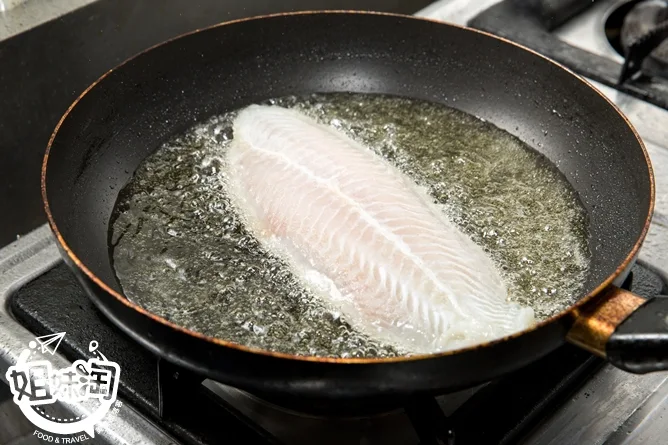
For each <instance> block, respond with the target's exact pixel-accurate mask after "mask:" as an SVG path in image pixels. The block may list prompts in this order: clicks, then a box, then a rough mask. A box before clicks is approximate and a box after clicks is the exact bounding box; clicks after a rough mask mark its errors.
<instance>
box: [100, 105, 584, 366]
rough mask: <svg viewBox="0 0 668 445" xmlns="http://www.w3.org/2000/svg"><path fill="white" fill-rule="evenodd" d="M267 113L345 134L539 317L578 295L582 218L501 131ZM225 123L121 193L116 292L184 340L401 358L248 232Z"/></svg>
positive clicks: (188, 140)
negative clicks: (192, 335) (438, 214)
mask: <svg viewBox="0 0 668 445" xmlns="http://www.w3.org/2000/svg"><path fill="white" fill-rule="evenodd" d="M266 103H271V104H275V105H279V106H283V107H288V108H296V109H299V110H301V111H302V112H304V113H306V114H308V115H310V116H312V117H314V118H316V119H317V120H319V121H320V122H322V123H324V124H327V125H330V126H331V127H333V128H335V129H336V130H337V131H341V132H343V133H345V134H347V135H349V136H351V137H352V138H354V139H356V140H358V141H360V142H362V143H363V144H364V145H366V146H368V147H370V148H371V149H373V150H374V151H376V153H378V154H379V155H381V156H383V157H384V158H386V159H388V160H390V161H391V162H392V163H393V164H394V165H396V166H397V167H399V169H400V170H401V171H403V172H404V173H405V174H407V175H408V176H410V177H412V178H413V179H414V180H415V181H416V182H417V183H418V184H420V185H422V186H424V188H425V189H426V190H427V191H428V193H429V194H430V195H431V197H432V198H433V200H434V202H436V203H438V204H439V206H440V207H441V208H442V210H443V211H444V212H445V213H446V214H447V215H448V216H449V217H450V218H451V219H452V220H453V221H454V222H455V223H456V224H457V225H458V226H459V227H460V228H461V229H462V230H463V231H464V232H465V233H466V234H468V235H469V236H470V237H471V238H472V239H473V240H474V241H475V242H476V243H478V244H479V245H481V246H483V248H484V249H485V250H486V251H487V252H488V254H489V255H491V257H492V258H493V259H494V261H495V263H496V264H497V267H498V268H499V270H500V271H501V272H502V275H503V276H504V278H505V279H506V282H507V285H508V286H509V293H510V295H511V297H510V298H511V299H512V300H514V301H518V302H520V303H521V304H523V305H527V306H531V307H532V308H533V309H534V310H535V312H536V315H537V318H538V319H539V320H541V319H545V318H547V317H549V316H551V315H554V314H555V313H557V312H559V311H561V310H564V309H565V308H567V307H568V306H570V305H571V304H573V303H574V302H575V301H577V299H578V298H580V296H581V295H582V293H583V292H584V286H585V283H586V279H587V276H588V266H589V259H590V254H589V250H588V246H587V218H586V211H585V210H584V208H583V206H582V204H581V202H580V201H579V199H578V196H577V193H576V192H575V190H574V189H573V188H572V187H571V186H570V184H569V183H568V181H567V180H566V178H565V177H564V176H563V175H562V174H561V173H560V172H559V170H558V169H557V168H556V167H554V165H552V164H551V163H550V162H549V161H548V160H547V159H546V158H545V157H544V156H542V155H540V154H539V153H538V152H536V151H534V150H532V149H530V148H529V147H528V146H527V145H526V144H524V143H522V142H521V141H520V140H519V139H517V138H515V137H513V136H511V135H510V134H509V133H507V132H505V131H503V130H501V129H499V128H497V127H495V126H494V125H492V124H490V123H487V122H486V121H485V120H484V119H479V118H476V117H474V116H472V115H469V114H466V113H463V112H461V111H457V110H455V109H453V108H450V107H446V106H444V105H440V104H435V103H429V102H426V101H421V100H414V99H407V98H400V97H393V96H387V95H368V94H346V93H338V94H313V95H307V96H301V97H295V96H290V97H284V98H279V99H272V100H269V101H268V102H266ZM235 114H236V112H230V113H226V114H224V115H222V116H217V117H214V118H212V119H210V120H209V121H208V122H205V123H202V124H199V125H197V126H195V127H194V128H192V129H190V130H188V131H187V132H186V133H185V134H182V135H180V136H178V137H176V138H174V139H172V140H170V141H169V142H167V143H166V144H164V145H163V146H162V147H161V148H160V149H159V150H157V151H156V152H155V153H153V154H152V155H151V156H149V157H148V158H147V159H146V160H145V161H144V162H143V163H142V164H141V166H140V168H139V169H138V170H137V171H136V172H135V175H134V178H133V179H132V180H131V181H130V182H129V183H128V185H127V186H126V187H125V188H124V189H123V190H122V192H121V193H120V196H119V200H118V202H117V205H116V209H115V214H114V217H113V218H112V224H111V230H112V233H111V237H110V238H111V244H112V246H113V247H112V255H113V260H114V267H115V270H116V274H117V276H118V279H119V282H120V284H121V286H122V287H123V291H124V294H125V295H126V296H128V298H130V299H131V300H132V301H134V302H136V303H138V304H139V305H141V306H143V307H144V308H146V309H147V310H149V311H150V312H152V313H155V314H157V315H160V316H162V317H165V318H167V319H169V320H172V321H174V322H175V323H177V324H179V325H181V326H184V327H187V328H188V329H191V330H194V331H197V332H201V333H204V334H206V335H209V336H213V337H218V338H223V339H226V340H230V341H233V342H235V343H239V344H244V345H246V346H252V347H258V348H263V349H269V350H273V351H278V352H284V353H291V354H300V355H318V356H336V357H387V356H394V355H397V354H402V355H403V354H409V353H410V352H411V351H400V350H398V349H396V348H395V347H394V346H392V345H389V344H383V343H380V342H378V341H375V340H373V339H371V338H368V337H367V336H365V335H363V334H362V333H360V332H358V331H356V330H355V329H353V328H352V327H351V326H349V325H348V323H346V321H345V317H342V316H341V315H340V314H339V313H338V312H337V311H336V309H335V308H330V307H327V306H326V305H325V304H323V303H322V301H321V300H320V299H319V298H318V297H317V296H315V295H314V294H313V293H311V292H309V291H308V290H306V289H305V288H304V287H303V286H302V285H301V284H300V283H299V281H298V278H297V277H296V275H295V273H293V271H292V270H291V269H290V268H289V267H288V266H287V265H286V264H285V263H283V262H282V261H281V260H280V259H279V258H277V257H276V256H273V255H272V254H270V253H268V252H267V251H265V250H264V249H263V248H262V247H261V246H260V244H259V243H258V242H257V240H256V239H255V238H254V237H253V236H252V235H250V234H249V233H248V232H247V230H246V228H245V227H244V224H243V222H242V221H241V219H240V217H239V215H237V214H236V211H235V210H234V209H233V208H232V207H231V206H230V202H229V196H228V194H227V190H226V186H225V182H226V178H225V171H226V159H225V157H224V152H225V150H226V149H227V147H228V146H229V144H230V142H231V140H232V139H233V137H234V135H233V133H232V128H231V122H232V120H233V118H234V116H235Z"/></svg>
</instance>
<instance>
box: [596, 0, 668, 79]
mask: <svg viewBox="0 0 668 445" xmlns="http://www.w3.org/2000/svg"><path fill="white" fill-rule="evenodd" d="M605 33H606V36H607V38H608V41H609V42H610V44H611V45H612V47H613V48H614V49H615V50H616V51H617V52H618V53H619V54H620V55H621V56H623V57H624V58H625V64H624V68H623V70H622V74H621V76H620V83H623V82H624V81H626V80H627V79H629V78H630V77H632V76H633V75H635V74H636V73H637V72H642V74H644V75H645V76H649V77H654V76H658V77H664V78H668V40H667V39H668V1H667V0H632V1H624V2H622V3H620V4H619V5H618V6H616V7H615V8H613V10H612V12H611V13H610V14H609V16H608V19H607V20H606V22H605Z"/></svg>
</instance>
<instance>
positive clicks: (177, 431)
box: [10, 264, 665, 445]
mask: <svg viewBox="0 0 668 445" xmlns="http://www.w3.org/2000/svg"><path fill="white" fill-rule="evenodd" d="M625 287H629V288H630V289H631V290H632V291H633V292H635V293H637V294H639V295H643V296H646V297H650V296H654V295H658V294H660V293H661V291H662V290H664V289H663V287H664V283H663V282H662V281H661V279H660V278H659V277H658V276H657V275H655V274H653V273H652V272H650V271H649V270H648V269H645V268H643V267H641V266H638V265H636V266H635V267H634V269H633V271H632V274H631V279H629V280H627V283H626V284H625ZM664 291H665V290H664ZM10 305H11V309H12V312H13V314H14V316H15V317H16V318H17V319H18V320H19V321H20V322H21V323H22V324H23V325H24V326H26V327H27V328H28V329H30V330H31V331H32V332H33V333H34V334H35V335H46V334H51V333H55V332H63V331H64V332H67V335H66V336H65V337H64V339H63V341H62V344H61V346H60V348H59V351H60V352H62V353H63V354H64V355H65V356H66V357H67V358H68V359H70V360H76V359H85V358H89V357H90V352H89V351H88V343H89V341H90V340H91V339H96V340H98V341H99V342H100V348H101V349H102V350H103V351H104V352H105V355H107V356H108V357H110V358H111V359H113V360H114V361H116V362H117V363H118V364H119V366H120V368H121V377H120V383H119V392H120V395H121V397H123V398H124V399H125V400H126V401H127V402H129V403H131V404H132V405H133V406H134V407H135V408H136V409H138V410H139V411H141V412H142V413H143V414H144V415H146V416H148V417H149V418H150V419H152V420H153V421H155V422H156V423H158V424H159V425H160V426H161V427H162V428H164V429H165V430H166V431H168V432H169V433H170V434H172V435H174V436H175V437H176V438H178V439H179V440H180V441H182V442H183V443H185V444H189V445H213V444H223V443H224V444H230V443H235V442H232V441H231V439H230V438H232V437H239V438H243V442H242V443H243V444H244V445H247V444H251V445H252V444H276V445H278V444H280V443H281V442H279V441H278V440H277V439H276V438H275V437H272V436H271V435H270V434H269V433H268V432H267V431H265V430H264V429H263V428H262V427H261V426H259V425H257V424H255V423H254V422H253V421H252V420H251V419H250V418H248V417H246V416H245V415H244V414H243V413H242V411H241V410H239V409H238V408H237V407H235V406H233V405H232V404H231V403H230V402H228V401H226V400H224V399H222V398H221V397H218V396H217V395H215V394H214V393H213V392H212V391H211V390H209V389H208V388H207V387H205V386H204V385H201V382H202V378H200V377H198V376H196V375H193V374H192V373H190V372H188V371H185V370H183V369H179V368H178V367H175V366H174V365H172V364H170V363H167V362H164V361H160V362H159V361H158V359H157V358H155V357H154V356H153V355H152V354H151V353H149V352H148V351H147V350H146V349H144V348H143V347H141V346H140V345H139V344H137V343H136V342H134V341H133V340H132V339H130V338H129V337H127V336H126V335H125V334H123V333H122V332H120V331H119V330H118V329H117V328H116V327H115V326H113V325H111V323H110V322H108V321H107V319H106V318H104V317H103V316H102V315H101V314H100V313H99V312H98V311H97V310H96V309H95V307H94V306H93V304H92V303H91V302H90V301H89V299H88V298H87V296H86V294H85V293H84V291H83V290H82V289H81V288H80V287H79V285H78V283H77V281H76V279H75V278H74V276H73V275H72V273H71V272H70V270H69V269H68V268H67V267H66V266H65V265H63V264H60V265H58V266H56V267H54V268H53V269H51V270H49V271H48V272H46V273H44V274H43V275H42V276H40V277H38V278H36V279H35V280H33V281H32V282H31V283H29V284H27V285H26V286H24V287H22V288H21V289H19V290H18V291H17V292H16V293H15V294H14V295H12V297H11V301H10ZM602 363H603V362H602V361H601V360H600V359H598V358H596V357H593V356H592V355H590V354H589V353H587V352H585V351H583V350H580V349H577V348H575V347H572V346H570V345H566V346H564V347H562V348H560V349H558V350H557V351H555V352H554V353H552V354H550V355H548V356H547V357H544V358H543V359H541V360H538V361H536V362H535V363H533V364H531V365H530V366H527V367H526V368H523V369H521V370H520V371H517V372H515V373H512V374H510V375H508V376H505V377H502V378H500V379H498V380H497V381H494V382H490V383H488V384H487V385H485V386H484V387H482V388H481V389H478V390H477V391H476V392H475V393H474V394H473V396H471V397H470V398H468V400H466V401H465V402H464V403H463V405H461V406H460V407H459V408H457V409H456V410H455V411H454V413H452V414H450V415H449V416H447V417H446V415H445V414H444V411H443V410H442V409H441V408H440V406H443V405H442V404H443V403H446V404H447V402H448V396H444V397H442V398H441V397H438V398H436V399H434V398H433V397H427V396H416V397H415V398H414V399H412V400H394V401H375V402H371V403H370V404H365V405H364V406H358V407H356V408H355V409H357V412H353V411H350V408H351V407H342V406H323V405H316V406H313V405H312V404H310V405H309V402H308V401H304V400H300V401H298V400H285V399H271V398H270V401H269V403H270V404H274V405H281V404H282V405H288V406H287V408H288V409H292V410H296V411H315V413H316V414H317V415H319V416H332V417H337V418H340V417H341V416H344V415H355V416H360V415H363V416H368V415H371V414H373V413H374V412H375V413H378V411H387V410H391V409H399V410H404V411H405V413H406V415H407V416H408V418H409V419H410V423H412V425H413V428H414V429H415V434H416V435H417V437H419V440H420V445H452V444H456V445H481V444H482V445H485V444H510V443H515V442H516V441H517V440H518V439H520V438H521V437H522V436H523V435H524V434H526V432H527V431H528V430H530V429H531V428H532V427H533V426H534V425H535V424H536V423H537V422H539V421H540V420H541V419H543V418H544V417H545V415H546V414H547V413H550V412H552V411H553V410H554V408H555V406H558V405H559V404H560V403H561V402H562V401H563V400H565V399H566V398H568V397H571V395H572V393H573V392H574V391H575V390H576V389H577V388H578V387H579V386H580V385H581V383H582V382H583V381H584V380H585V379H586V378H587V377H588V376H589V375H591V373H592V372H593V371H594V370H596V369H597V368H598V367H599V366H600V365H601V364H602ZM265 397H268V396H266V395H265ZM341 410H345V411H341ZM360 410H361V411H360ZM309 414H311V413H309ZM328 418H329V417H328ZM482 419H484V421H482ZM367 420H371V418H366V417H365V419H363V420H361V422H365V421H367ZM221 431H224V434H223V433H221ZM297 433H300V432H299V431H298V432H297ZM317 433H318V431H307V432H305V434H309V435H310V436H309V438H310V437H312V438H313V441H312V443H319V441H318V437H317ZM365 443H366V442H365ZM284 445H290V443H289V442H286V443H285V444H284ZM370 445H375V444H373V443H370ZM385 445H390V444H389V443H387V444H385ZM405 445H413V444H409V443H406V444H405Z"/></svg>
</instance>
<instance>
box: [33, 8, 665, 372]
mask: <svg viewBox="0 0 668 445" xmlns="http://www.w3.org/2000/svg"><path fill="white" fill-rule="evenodd" d="M328 14H332V15H335V14H340V15H352V14H354V15H369V16H386V17H394V18H401V19H405V20H415V21H422V22H431V23H435V24H439V25H445V26H451V27H454V28H459V29H461V30H465V31H469V32H474V33H477V34H480V35H484V36H486V37H489V38H493V39H495V40H497V41H500V42H503V43H505V44H510V45H512V46H515V47H517V48H519V49H521V50H524V51H527V52H529V53H531V54H533V55H535V56H538V57H540V58H541V59H543V60H545V61H547V62H549V63H551V64H553V65H554V66H556V67H557V68H559V69H561V70H564V71H565V72H567V73H568V74H570V75H571V76H573V77H574V78H576V79H578V80H579V81H580V82H582V83H583V84H584V85H585V86H586V87H588V88H589V89H591V90H592V91H594V92H595V93H596V94H598V95H599V96H600V97H601V98H602V99H603V100H605V101H606V102H607V103H608V105H609V106H610V107H611V108H612V109H613V110H615V111H616V112H617V113H618V114H619V116H620V117H621V118H622V120H623V121H624V122H625V123H626V125H627V127H628V128H629V129H630V130H631V131H632V132H633V134H634V136H635V138H636V140H637V142H638V145H639V146H640V148H641V150H642V152H643V155H644V157H645V164H646V166H647V169H648V175H649V185H650V202H649V208H648V212H647V216H646V218H645V224H644V226H643V229H642V231H641V233H640V236H639V237H638V238H637V240H636V242H635V244H634V245H633V247H632V249H631V250H630V251H629V253H628V254H627V256H626V257H625V258H624V260H623V261H622V262H621V264H619V265H618V267H617V269H616V270H615V271H614V272H613V273H612V274H610V275H609V276H608V277H607V278H606V279H605V280H604V281H602V282H601V283H600V284H599V285H598V286H597V287H596V288H595V289H594V290H592V291H591V292H589V293H588V294H586V295H585V296H583V297H582V298H580V299H578V301H576V302H575V303H574V304H572V305H571V306H569V307H568V308H566V309H564V310H562V311H560V312H559V313H557V314H555V315H553V316H552V317H549V318H547V319H545V320H543V321H541V322H539V323H536V324H535V325H533V326H532V327H531V328H529V329H524V330H522V331H519V332H516V333H514V334H511V335H507V336H504V337H501V338H498V339H494V340H491V341H488V342H485V343H480V344H476V345H473V346H468V347H466V348H461V349H455V350H449V351H443V352H437V353H431V354H415V355H410V356H400V357H384V358H338V357H319V356H306V355H304V356H302V355H294V354H288V353H283V352H275V351H270V350H266V349H261V348H255V347H249V346H245V345H242V344H239V343H235V342H232V341H229V340H224V339H221V338H217V337H211V336H208V335H204V334H201V333H199V332H196V331H193V330H190V329H187V328H185V327H183V326H180V325H177V324H176V323H173V322H171V321H169V320H167V319H165V318H164V317H161V316H158V315H156V314H153V313H152V312H149V311H147V310H146V309H144V308H142V307H141V306H139V305H138V304H136V303H133V302H131V301H130V300H128V299H127V297H125V296H123V295H122V294H121V293H119V292H116V291H115V290H114V289H112V288H111V287H110V286H109V285H107V284H106V283H105V282H104V281H102V280H101V279H100V278H99V277H97V275H95V273H93V272H92V271H91V270H90V269H89V268H88V267H87V266H86V265H85V264H84V263H83V262H82V261H81V260H80V259H79V258H78V257H77V255H76V254H75V253H74V252H73V251H72V249H71V248H70V247H69V245H68V244H67V242H66V241H65V239H64V238H63V236H62V234H61V233H60V230H59V229H58V226H57V224H56V221H55V219H54V217H53V214H52V213H51V208H50V205H49V199H48V195H47V190H46V175H47V167H48V161H49V157H50V154H51V148H52V145H53V142H54V140H55V138H56V136H57V134H58V132H59V130H60V128H61V126H62V125H63V123H64V122H65V120H66V119H67V117H68V116H69V114H70V113H71V111H72V110H73V109H74V108H75V107H76V105H77V104H78V103H79V102H80V101H81V100H82V99H83V98H84V97H85V96H86V94H88V92H90V91H91V90H92V89H93V88H94V87H95V86H96V85H97V84H99V83H100V82H102V81H103V80H104V79H105V78H106V77H107V76H109V75H110V74H111V73H113V72H114V71H116V70H118V69H120V68H121V67H123V66H124V65H126V64H127V63H129V62H131V61H133V60H134V59H136V58H138V57H140V56H142V55H143V54H145V53H148V52H149V51H151V50H153V49H156V48H158V47H161V46H163V45H167V44H168V43H171V42H172V41H175V40H178V39H181V38H183V37H187V36H189V35H194V34H198V33H200V32H202V31H206V30H210V29H215V28H219V27H222V26H227V25H233V24H236V23H243V22H251V21H257V20H264V19H270V18H277V17H285V16H301V15H328ZM655 189H656V185H655V178H654V172H653V168H652V164H651V160H650V157H649V153H648V151H647V148H646V146H645V144H644V142H643V141H642V139H641V137H640V135H639V134H638V131H637V130H636V128H635V127H634V126H633V125H632V124H631V122H630V121H629V119H628V118H627V117H626V116H625V115H624V113H622V111H621V110H620V109H619V107H617V105H615V104H614V103H613V102H612V101H611V100H610V99H608V98H607V97H606V96H605V95H604V94H603V93H602V92H601V91H599V90H598V89H597V88H595V87H594V86H593V85H592V84H591V83H589V82H588V81H587V80H586V79H584V78H583V77H581V76H580V75H578V74H576V73H575V72H574V71H572V70H571V69H569V68H567V67H565V66H563V65H562V64H560V63H558V62H556V61H554V60H552V59H550V58H548V57H546V56H544V55H542V54H540V53H538V52H536V51H534V50H532V49H531V48H527V47H526V46H523V45H520V44H518V43H515V42H513V41H511V40H508V39H506V38H503V37H499V36H496V35H494V34H491V33H488V32H485V31H481V30H478V29H474V28H470V27H467V26H462V25H458V24H454V23H449V22H446V21H442V20H436V19H430V18H423V17H416V16H412V15H406V14H397V13H388V12H376V11H357V10H320V11H318V10H315V11H296V12H287V13H275V14H267V15H259V16H253V17H246V18H241V19H237V20H231V21H226V22H221V23H218V24H214V25H211V26H208V27H205V28H198V29H195V30H193V31H189V32H187V33H183V34H180V35H178V36H176V37H173V38H171V39H168V40H165V41H162V42H160V43H158V44H156V45H153V46H151V47H149V48H147V49H145V50H143V51H141V52H139V53H137V54H135V55H133V56H132V57H130V58H128V59H126V60H125V61H123V62H122V63H120V64H118V65H116V66H115V67H114V68H112V69H110V70H108V71H107V72H106V73H104V74H103V75H102V76H100V77H99V78H98V79H97V80H95V82H93V83H92V84H90V85H89V86H88V87H87V88H86V89H85V90H84V91H83V92H82V93H81V94H80V95H79V96H78V97H77V98H76V100H75V101H74V102H72V104H71V105H70V106H69V107H68V108H67V110H66V111H65V113H64V114H63V116H62V117H61V118H60V120H59V121H58V124H57V125H56V127H55V129H54V131H53V133H52V134H51V137H50V138H49V142H48V144H47V148H46V152H45V154H44V158H43V162H42V171H41V194H42V203H43V205H44V210H45V212H46V215H47V220H48V224H49V226H50V228H51V230H52V231H53V233H54V235H55V237H56V240H57V242H58V244H60V246H61V248H62V250H63V251H64V252H65V253H66V255H67V257H69V259H70V260H71V261H72V262H73V263H74V265H76V267H77V268H78V269H79V270H80V271H81V272H83V273H84V274H85V275H86V276H87V278H88V279H90V280H91V281H92V282H94V283H95V284H96V285H97V286H99V287H100V288H101V289H102V290H103V291H104V292H106V293H107V294H109V295H111V296H112V297H113V298H115V299H116V300H118V301H119V302H120V303H122V304H124V305H126V306H127V307H128V308H130V309H132V310H135V311H137V312H139V313H141V314H142V315H144V316H146V317H149V318H151V319H152V320H153V321H155V322H158V323H160V324H162V325H165V326H167V327H169V328H171V329H173V330H176V331H179V332H180V333H183V334H187V335H189V336H191V337H195V338H198V339H200V340H204V341H207V342H209V343H212V344H215V345H218V346H224V347H228V348H231V349H235V350H238V351H240V352H246V353H252V354H257V355H263V356H267V357H273V358H278V359H287V360H296V361H301V362H313V363H316V362H318V363H330V364H367V365H375V364H384V363H404V362H412V361H418V360H428V359H437V358H440V357H446V356H450V355H455V354H463V353H467V352H472V351H476V350H480V349H487V348H490V347H493V346H495V345H497V344H501V343H505V342H507V341H510V340H513V339H515V338H519V337H521V336H523V335H527V334H530V333H532V332H534V331H537V330H539V329H541V328H544V327H546V326H548V325H551V324H553V323H557V322H559V321H563V320H565V319H566V318H567V317H573V319H575V317H577V315H578V313H579V311H580V309H581V308H582V306H584V305H585V304H587V303H588V302H589V301H591V300H592V299H593V298H595V297H596V296H597V295H598V294H599V293H601V292H602V291H603V290H604V289H606V288H607V287H609V286H610V285H611V284H612V282H613V281H614V280H615V279H616V278H617V277H618V276H619V275H620V274H621V273H622V272H623V271H624V270H626V268H627V267H628V266H629V265H630V264H631V263H632V261H633V260H634V259H635V258H636V256H637V254H638V251H639V250H640V247H641V246H642V244H643V242H644V241H645V238H646V236H647V232H648V230H649V226H650V223H651V220H652V216H653V213H654V206H655V199H656V197H655V193H656V190H655Z"/></svg>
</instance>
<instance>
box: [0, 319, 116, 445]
mask: <svg viewBox="0 0 668 445" xmlns="http://www.w3.org/2000/svg"><path fill="white" fill-rule="evenodd" d="M63 337H65V332H60V333H57V334H51V335H45V336H42V337H37V338H35V340H34V341H31V342H30V343H29V344H28V348H27V349H25V350H23V351H22V352H21V354H20V355H19V359H18V360H17V363H16V364H15V365H13V366H10V367H9V369H8V370H7V373H6V374H5V377H6V378H7V381H8V382H9V386H10V390H11V392H12V394H13V395H14V403H16V404H17V405H18V407H19V408H20V409H21V411H22V412H23V414H24V415H25V416H26V418H27V419H28V420H30V421H31V422H32V423H33V424H34V425H35V426H36V427H37V428H40V429H41V430H43V431H45V432H49V433H53V434H59V435H72V434H77V433H81V432H86V433H87V434H88V435H89V436H90V437H94V436H95V430H94V427H95V425H96V424H97V423H98V422H99V421H100V420H102V418H103V417H104V416H105V415H106V414H107V413H108V412H109V411H110V410H112V411H113V412H118V408H120V406H121V405H122V403H121V402H120V401H116V396H117V391H118V379H119V376H120V368H119V366H118V364H117V363H115V362H112V361H109V360H108V359H107V358H106V357H105V356H104V354H102V352H100V351H98V342H97V341H95V340H93V341H91V342H90V344H89V347H88V349H89V351H90V352H92V353H93V354H94V356H95V357H94V358H91V359H89V360H87V361H84V360H77V361H75V362H74V363H72V365H71V366H68V367H67V368H63V369H53V367H52V365H51V362H50V361H48V360H45V359H43V358H42V357H39V356H37V355H38V354H37V352H41V354H45V353H50V354H51V355H55V354H56V351H57V349H58V346H59V345H60V342H61V341H62V339H63ZM84 400H92V402H91V403H92V405H93V406H94V407H95V408H94V409H93V410H91V411H89V412H87V413H86V414H81V415H79V416H76V417H67V416H65V417H63V416H62V415H58V414H56V413H57V411H54V410H49V409H48V408H49V405H52V404H54V403H56V402H57V401H63V402H82V401H84ZM35 434H36V435H40V434H38V432H37V431H36V432H35ZM41 436H44V434H41ZM40 438H42V439H45V437H40ZM46 439H47V441H49V442H52V441H53V438H52V437H49V438H46ZM55 441H56V442H59V440H57V439H56V440H55Z"/></svg>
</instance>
